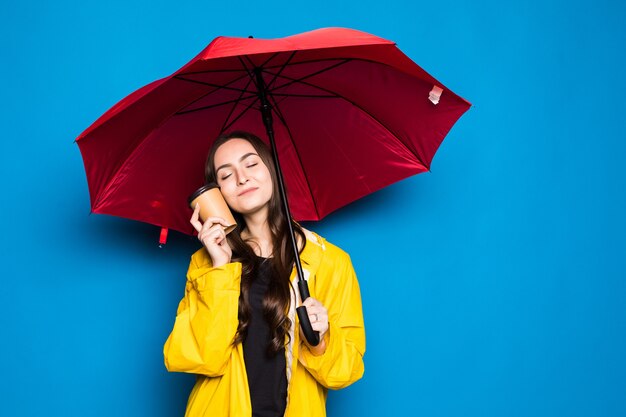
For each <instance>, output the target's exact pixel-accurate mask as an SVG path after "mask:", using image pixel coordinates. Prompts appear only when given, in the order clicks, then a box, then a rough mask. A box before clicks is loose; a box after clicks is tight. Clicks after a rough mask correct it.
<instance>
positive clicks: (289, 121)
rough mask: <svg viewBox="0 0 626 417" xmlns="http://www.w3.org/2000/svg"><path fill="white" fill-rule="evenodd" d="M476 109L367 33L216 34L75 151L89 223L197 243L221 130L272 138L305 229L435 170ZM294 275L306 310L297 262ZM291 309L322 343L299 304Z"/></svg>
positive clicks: (116, 109)
mask: <svg viewBox="0 0 626 417" xmlns="http://www.w3.org/2000/svg"><path fill="white" fill-rule="evenodd" d="M469 107H470V104H469V103H468V102H467V101H465V100H464V99H462V98H460V97H459V96H457V95H456V94H454V93H453V92H451V91H450V90H448V89H446V88H445V87H444V86H443V85H442V84H441V83H440V82H439V81H437V80H435V79H434V78H433V77H431V76H430V75H429V74H428V73H426V72H425V71H424V70H423V69H421V68H420V67H419V66H417V65H416V64H415V63H414V62H413V61H411V60H410V59H409V58H408V57H407V56H406V55H404V54H403V53H402V52H401V51H400V50H399V49H398V48H397V47H396V45H395V44H394V43H393V42H391V41H388V40H385V39H382V38H378V37H376V36H373V35H370V34H367V33H363V32H358V31H355V30H350V29H320V30H316V31H312V32H307V33H303V34H299V35H295V36H289V37H286V38H282V39H273V40H260V39H251V38H226V37H218V38H216V39H215V40H214V41H213V42H211V44H209V46H207V47H206V48H205V49H204V50H203V51H202V52H201V53H200V54H198V55H197V56H196V57H195V58H194V59H192V60H191V61H190V62H189V63H188V64H187V65H185V66H184V67H183V68H181V69H180V70H178V71H176V72H175V73H174V74H173V75H171V76H169V77H166V78H163V79H160V80H157V81H155V82H153V83H151V84H148V85H147V86H145V87H143V88H141V89H139V90H137V91H135V92H134V93H132V94H131V95H129V96H128V97H126V98H125V99H123V100H122V101H120V102H119V103H118V104H116V105H115V106H113V107H112V108H111V109H110V110H109V111H108V112H106V113H105V114H104V115H103V116H102V117H100V118H99V119H98V120H97V121H96V122H95V123H94V124H93V125H91V126H90V127H89V128H88V129H87V130H86V131H85V132H83V133H82V134H81V135H80V136H79V137H78V139H77V142H78V146H79V148H80V151H81V153H82V155H83V159H84V162H85V169H86V171H87V181H88V184H89V191H90V196H91V208H92V211H93V212H94V213H104V214H112V215H116V216H121V217H126V218H130V219H135V220H140V221H144V222H148V223H152V224H155V225H158V226H161V227H162V228H163V231H166V230H167V229H168V228H172V229H175V230H179V231H181V232H184V233H189V234H191V233H193V228H192V226H191V225H190V224H189V220H188V219H189V217H190V213H191V212H190V209H189V208H188V207H187V196H189V195H190V194H191V193H192V192H193V191H194V190H195V189H196V188H198V187H199V186H200V185H202V183H203V181H204V162H205V158H206V155H207V153H208V151H209V148H210V146H211V142H212V139H214V138H216V137H217V136H218V135H219V134H221V133H223V132H226V131H230V130H234V129H237V130H247V131H251V132H255V133H257V134H260V133H261V132H264V131H265V132H266V133H267V140H268V141H269V142H270V144H271V147H272V150H273V154H274V160H275V162H276V166H277V167H278V168H279V169H278V171H279V182H280V189H281V193H282V197H283V204H284V211H285V213H286V215H287V216H286V218H288V219H289V218H291V214H290V207H289V206H291V213H292V214H293V217H294V218H296V219H297V220H319V219H321V218H322V217H324V216H325V215H327V214H328V213H330V212H332V211H334V210H336V209H338V208H339V207H342V206H344V205H346V204H348V203H350V202H352V201H354V200H356V199H358V198H360V197H363V196H365V195H367V194H370V193H372V192H374V191H376V190H378V189H380V188H382V187H385V186H387V185H389V184H392V183H394V182H396V181H399V180H401V179H403V178H406V177H408V176H410V175H414V174H418V173H420V172H424V171H427V170H428V169H429V167H430V163H431V161H432V158H433V156H434V154H435V152H436V151H437V148H438V147H439V145H440V144H441V141H442V140H443V138H444V136H445V135H446V134H447V133H448V131H449V130H450V129H451V128H452V125H453V124H454V123H455V122H456V121H457V120H458V118H459V117H461V115H462V114H463V113H464V112H465V111H467V110H468V109H469ZM259 111H260V113H261V114H259ZM273 119H276V120H277V121H278V123H276V124H274V123H273ZM261 136H262V135H261ZM279 160H280V164H279V163H278V161H279ZM281 169H282V171H283V172H285V173H286V175H285V178H286V182H287V188H288V190H289V194H288V200H287V198H285V196H286V195H285V189H284V186H283V179H282V178H283V175H282V174H281ZM288 226H289V228H290V230H291V223H288ZM291 234H292V245H293V249H294V253H298V250H297V247H296V243H295V239H293V231H292V230H291ZM162 238H163V234H162ZM296 269H297V273H298V277H299V280H298V287H299V289H300V294H301V299H302V300H305V299H306V298H308V296H309V294H308V288H307V284H306V281H305V280H304V279H301V277H303V273H302V267H301V265H300V260H299V258H298V257H296ZM297 311H298V316H299V318H300V323H301V325H302V328H303V331H304V334H305V336H306V338H307V340H308V341H309V342H310V343H311V344H312V345H317V343H318V342H319V339H318V338H317V335H316V334H315V333H314V332H313V330H312V328H311V325H310V323H309V320H308V316H307V314H306V310H305V307H303V306H300V307H298V308H297Z"/></svg>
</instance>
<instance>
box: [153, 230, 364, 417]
mask: <svg viewBox="0 0 626 417" xmlns="http://www.w3.org/2000/svg"><path fill="white" fill-rule="evenodd" d="M305 234H306V236H307V243H306V245H305V247H304V250H303V251H302V254H301V255H300V259H301V261H302V268H303V272H304V275H305V278H306V279H307V280H308V283H309V289H310V292H311V297H313V298H316V299H317V300H319V301H320V302H321V303H322V304H323V305H324V307H326V309H327V310H328V322H329V330H328V332H327V334H326V335H325V341H326V351H325V352H324V354H322V355H320V356H314V355H313V354H312V353H311V351H310V350H309V349H308V347H307V346H306V345H305V344H304V343H301V342H300V332H299V331H298V329H299V327H298V326H299V322H298V319H297V315H296V314H295V307H296V305H300V299H299V294H297V291H296V292H294V291H293V290H292V294H291V305H290V311H289V318H290V319H291V322H292V323H295V325H292V327H291V330H290V336H291V339H290V343H289V344H288V345H286V349H285V356H286V362H287V383H288V388H287V409H286V411H285V416H286V417H303V416H307V417H319V416H325V415H326V396H327V393H328V389H329V388H330V389H339V388H343V387H346V386H348V385H350V384H352V383H353V382H354V381H356V380H358V379H359V378H361V376H362V375H363V354H364V353H365V330H364V326H363V313H362V310H361V295H360V291H359V285H358V282H357V280H356V276H355V273H354V269H353V267H352V263H351V261H350V257H349V256H348V254H347V253H346V252H344V251H342V250H341V249H339V248H338V247H337V246H335V245H333V244H331V243H329V242H327V241H326V240H325V239H323V238H322V237H320V236H319V235H317V234H315V233H312V232H309V231H308V230H305ZM295 275H296V272H295V267H294V269H293V271H292V274H291V280H292V282H293V281H294V278H295ZM240 279H241V263H239V262H232V263H229V264H226V265H223V266H221V267H217V268H213V267H212V266H211V258H210V256H209V255H208V253H207V252H206V250H205V249H204V248H202V249H200V250H198V251H197V252H196V253H194V254H193V255H192V257H191V263H190V265H189V271H188V273H187V284H186V287H185V296H184V298H183V299H182V300H181V302H180V304H179V306H178V310H177V313H176V321H175V323H174V328H173V330H172V332H171V334H170V335H169V337H168V339H167V341H166V342H165V346H164V349H163V354H164V357H165V366H166V368H167V370H168V371H170V372H189V373H194V374H198V375H197V380H196V384H195V386H194V387H193V389H192V391H191V394H190V395H189V400H188V403H187V412H186V413H185V416H186V417H219V416H241V417H249V416H251V415H252V409H251V403H250V393H249V390H248V380H247V376H246V367H245V364H244V357H243V347H242V345H241V343H239V344H237V345H234V346H233V344H232V341H233V339H234V336H235V333H236V331H237V326H238V324H239V321H238V318H237V312H238V306H239V291H240ZM294 287H295V283H294Z"/></svg>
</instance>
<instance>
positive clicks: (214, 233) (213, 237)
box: [198, 224, 226, 243]
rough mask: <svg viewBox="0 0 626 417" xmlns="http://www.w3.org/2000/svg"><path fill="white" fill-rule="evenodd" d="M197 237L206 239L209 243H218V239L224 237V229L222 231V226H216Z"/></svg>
mask: <svg viewBox="0 0 626 417" xmlns="http://www.w3.org/2000/svg"><path fill="white" fill-rule="evenodd" d="M198 236H199V237H201V239H202V240H204V239H208V240H209V241H211V242H215V243H219V242H218V241H219V240H221V239H220V238H221V237H225V236H226V235H225V234H224V229H222V226H220V225H219V224H217V225H214V226H211V227H210V228H208V229H205V230H203V231H202V233H201V234H200V235H198Z"/></svg>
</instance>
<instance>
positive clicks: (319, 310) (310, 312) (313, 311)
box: [306, 306, 326, 317]
mask: <svg viewBox="0 0 626 417" xmlns="http://www.w3.org/2000/svg"><path fill="white" fill-rule="evenodd" d="M306 312H307V314H308V315H309V317H311V316H313V315H315V314H317V315H318V316H321V315H322V314H326V309H325V308H324V307H320V306H311V307H307V308H306Z"/></svg>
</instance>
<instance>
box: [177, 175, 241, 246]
mask: <svg viewBox="0 0 626 417" xmlns="http://www.w3.org/2000/svg"><path fill="white" fill-rule="evenodd" d="M187 202H188V203H189V207H191V209H192V210H194V209H195V207H196V203H197V204H199V205H200V219H201V220H202V222H203V223H204V222H205V221H206V219H208V218H209V217H221V218H223V219H224V220H226V223H228V226H227V227H224V232H226V234H229V233H230V232H232V231H233V230H234V229H235V227H237V222H236V221H235V218H234V217H233V214H232V213H231V211H230V209H229V208H228V204H226V201H225V200H224V196H223V195H222V193H221V192H220V189H219V187H218V185H217V184H215V183H210V184H206V185H203V186H202V187H200V188H198V189H197V190H196V191H195V192H194V193H193V194H192V195H191V196H189V199H188V200H187Z"/></svg>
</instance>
